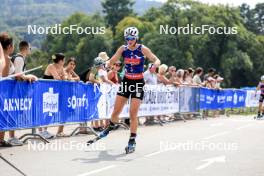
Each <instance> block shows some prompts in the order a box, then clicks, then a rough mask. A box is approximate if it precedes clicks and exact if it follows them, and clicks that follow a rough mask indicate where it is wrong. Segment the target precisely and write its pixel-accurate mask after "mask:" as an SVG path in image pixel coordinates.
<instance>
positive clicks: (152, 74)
mask: <svg viewBox="0 0 264 176" xmlns="http://www.w3.org/2000/svg"><path fill="white" fill-rule="evenodd" d="M144 80H145V84H146V85H157V84H158V78H157V73H156V67H155V65H154V64H152V63H150V64H149V65H148V70H147V71H145V72H144ZM152 124H154V117H153V116H149V117H146V121H145V122H144V125H152Z"/></svg>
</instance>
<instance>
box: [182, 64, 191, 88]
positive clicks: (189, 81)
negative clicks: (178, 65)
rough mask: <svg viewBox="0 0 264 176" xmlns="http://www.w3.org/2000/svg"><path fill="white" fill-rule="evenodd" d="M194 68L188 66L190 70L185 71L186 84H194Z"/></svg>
mask: <svg viewBox="0 0 264 176" xmlns="http://www.w3.org/2000/svg"><path fill="white" fill-rule="evenodd" d="M192 79H193V69H192V68H188V70H185V71H184V75H183V84H186V85H190V86H192V85H193V80H192Z"/></svg>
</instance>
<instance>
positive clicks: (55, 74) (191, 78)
mask: <svg viewBox="0 0 264 176" xmlns="http://www.w3.org/2000/svg"><path fill="white" fill-rule="evenodd" d="M14 48H15V46H14V42H13V39H12V37H10V36H9V35H8V34H7V33H2V34H1V35H0V76H1V77H2V78H3V77H10V78H11V77H12V78H13V79H17V80H21V81H29V82H33V81H37V80H38V78H37V77H36V76H34V75H32V74H24V71H26V59H27V57H28V56H29V55H30V54H31V46H30V44H29V43H28V42H27V41H21V42H20V43H19V45H18V48H19V52H18V53H15V54H14ZM98 57H99V58H101V59H102V60H103V62H97V63H94V64H93V66H92V67H89V69H87V71H86V72H85V73H83V74H81V75H80V76H79V75H78V74H77V73H76V72H75V68H76V64H78V62H77V60H76V59H75V58H74V57H70V58H68V59H67V58H66V57H65V55H64V54H63V53H56V54H54V55H52V57H51V59H52V63H51V64H49V65H48V66H47V68H46V69H45V72H44V75H43V77H42V79H54V80H68V81H83V82H91V83H96V84H101V83H106V84H110V85H118V84H119V83H120V82H121V78H122V76H123V74H124V68H123V67H122V63H121V62H120V61H118V62H116V63H115V64H114V65H113V66H112V67H111V68H106V67H105V62H106V61H107V60H108V59H109V57H108V55H107V53H106V52H100V53H98ZM203 75H204V76H203ZM144 79H145V83H146V84H147V85H148V84H149V85H157V84H162V85H173V86H176V87H180V86H198V87H207V88H210V89H220V88H221V86H220V84H221V82H222V81H223V78H222V77H221V76H220V75H219V74H217V72H216V70H215V69H214V68H210V69H209V70H208V73H206V74H204V70H203V69H202V68H201V67H197V68H196V69H193V68H188V69H176V67H175V66H167V65H166V64H162V65H160V66H159V67H158V68H156V66H155V65H153V64H148V66H147V69H146V71H145V72H144ZM158 118H160V117H158ZM148 119H152V118H151V117H147V120H148ZM108 123H109V122H108V120H98V121H93V122H92V123H91V125H92V127H93V129H94V130H95V131H102V130H103V129H104V128H105V127H106V126H107V124H108ZM81 126H83V124H81ZM47 129H48V128H47V127H40V128H39V129H38V133H39V134H40V135H41V136H42V137H44V138H46V139H51V138H54V137H55V136H56V137H65V136H67V135H66V134H64V126H63V125H60V126H58V130H57V134H56V135H53V134H51V133H50V132H48V130H47ZM81 131H82V132H83V133H85V132H86V129H85V128H83V129H81ZM8 133H9V138H8V140H7V141H5V140H4V139H5V132H0V147H1V146H3V147H8V146H20V145H23V143H22V142H21V141H20V140H19V139H18V138H17V137H16V136H15V131H9V132H8Z"/></svg>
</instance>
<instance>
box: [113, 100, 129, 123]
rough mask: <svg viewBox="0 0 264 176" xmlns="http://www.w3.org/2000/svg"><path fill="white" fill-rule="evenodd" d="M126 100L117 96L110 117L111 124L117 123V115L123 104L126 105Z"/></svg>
mask: <svg viewBox="0 0 264 176" xmlns="http://www.w3.org/2000/svg"><path fill="white" fill-rule="evenodd" d="M127 100H128V98H126V97H123V96H120V95H117V96H116V100H115V106H114V110H113V112H112V115H111V122H113V123H118V120H119V114H120V113H121V112H122V110H123V108H124V106H125V104H126V103H127Z"/></svg>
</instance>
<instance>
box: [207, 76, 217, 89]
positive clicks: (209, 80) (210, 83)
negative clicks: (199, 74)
mask: <svg viewBox="0 0 264 176" xmlns="http://www.w3.org/2000/svg"><path fill="white" fill-rule="evenodd" d="M205 87H207V88H209V89H215V79H214V78H213V77H212V76H209V77H207V79H206V80H205Z"/></svg>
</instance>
